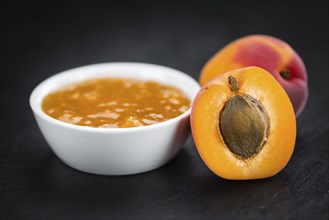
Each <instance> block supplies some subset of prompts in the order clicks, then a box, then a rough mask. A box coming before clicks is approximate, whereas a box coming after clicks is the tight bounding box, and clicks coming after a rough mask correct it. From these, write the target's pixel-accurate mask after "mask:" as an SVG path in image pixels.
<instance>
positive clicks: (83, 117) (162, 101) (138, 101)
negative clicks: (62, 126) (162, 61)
mask: <svg viewBox="0 0 329 220" xmlns="http://www.w3.org/2000/svg"><path fill="white" fill-rule="evenodd" d="M190 105H191V102H190V100H189V98H188V97H187V96H186V95H185V94H184V93H183V92H182V91H180V90H179V89H177V88H175V87H172V86H167V85H162V84H160V83H157V82H154V81H138V80H132V79H121V78H101V79H92V80H87V81H84V82H81V83H77V84H73V85H71V86H68V87H65V88H63V89H60V90H57V91H55V92H52V93H50V94H49V95H47V96H46V97H45V99H44V100H43V102H42V109H43V111H44V112H45V113H46V114H47V115H49V116H50V117H53V118H55V119H58V120H60V121H63V122H67V123H71V124H75V125H82V126H90V127H99V128H126V127H139V126H146V125H151V124H156V123H159V122H162V121H166V120H168V119H171V118H175V117H177V116H179V115H181V114H182V113H183V112H185V111H187V110H188V109H189V108H190Z"/></svg>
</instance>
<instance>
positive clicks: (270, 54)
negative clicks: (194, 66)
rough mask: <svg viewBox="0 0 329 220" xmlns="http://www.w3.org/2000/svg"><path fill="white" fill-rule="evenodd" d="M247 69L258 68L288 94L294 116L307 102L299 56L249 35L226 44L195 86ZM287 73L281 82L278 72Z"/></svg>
mask: <svg viewBox="0 0 329 220" xmlns="http://www.w3.org/2000/svg"><path fill="white" fill-rule="evenodd" d="M247 66H258V67H261V68H263V69H265V70H267V71H268V72H270V73H271V74H272V75H273V76H274V78H275V79H276V80H277V81H278V82H279V83H280V85H281V86H282V87H283V88H284V89H285V91H286V92H287V93H288V96H289V98H290V100H291V102H292V104H293V107H294V111H295V114H296V116H299V115H300V113H301V112H302V110H303V109H304V106H305V104H306V102H307V98H308V86H307V72H306V69H305V65H304V63H303V61H302V59H301V58H300V56H299V55H298V54H297V53H296V52H295V51H294V50H293V49H292V48H291V47H290V46H289V45H288V44H287V43H285V42H284V41H282V40H280V39H278V38H275V37H272V36H267V35H250V36H246V37H243V38H240V39H238V40H235V41H233V42H232V43H230V44H228V45H227V46H226V47H224V48H223V49H222V50H220V51H219V52H218V53H216V54H215V55H214V56H213V57H212V58H211V59H210V60H209V61H208V62H207V64H206V65H205V66H204V67H203V69H202V71H201V75H200V79H199V82H200V84H201V85H204V84H205V83H206V82H208V81H209V80H211V79H212V78H214V77H216V76H218V75H221V74H223V73H226V72H228V71H231V70H234V69H238V68H243V67H247ZM283 70H289V72H290V73H291V76H290V77H289V78H288V79H285V78H283V77H282V76H281V75H280V72H281V71H283Z"/></svg>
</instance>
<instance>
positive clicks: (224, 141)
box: [190, 67, 296, 180]
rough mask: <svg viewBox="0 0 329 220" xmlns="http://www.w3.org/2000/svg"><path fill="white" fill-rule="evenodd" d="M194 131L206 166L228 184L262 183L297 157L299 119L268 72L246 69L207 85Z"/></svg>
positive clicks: (194, 113)
mask: <svg viewBox="0 0 329 220" xmlns="http://www.w3.org/2000/svg"><path fill="white" fill-rule="evenodd" d="M190 123H191V129H192V135H193V139H194V142H195V145H196V147H197V150H198V152H199V154H200V156H201V158H202V160H203V161H204V162H205V164H206V165H207V166H208V167H209V168H210V169H211V170H212V171H213V172H214V173H215V174H217V175H218V176H221V177H223V178H226V179H234V180H245V179H260V178H266V177H270V176H273V175H275V174H276V173H278V172H279V171H280V170H282V169H283V168H284V167H285V166H286V164H287V163H288V161H289V160H290V157H291V155H292V153H293V150H294V146H295V139H296V117H295V113H294V110H293V106H292V104H291V102H290V100H289V97H288V95H287V93H286V92H285V91H284V89H283V88H282V87H281V86H280V84H279V83H278V82H277V81H276V80H275V78H274V77H273V76H272V75H271V74H270V73H268V72H267V71H266V70H264V69H261V68H259V67H246V68H242V69H237V70H234V71H231V72H228V73H225V74H222V75H220V76H218V77H216V78H214V79H212V80H210V81H209V82H208V83H206V84H205V85H203V87H202V88H201V90H200V91H199V92H198V94H197V96H196V98H195V99H194V101H193V104H192V111H191V118H190Z"/></svg>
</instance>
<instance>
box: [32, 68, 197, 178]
mask: <svg viewBox="0 0 329 220" xmlns="http://www.w3.org/2000/svg"><path fill="white" fill-rule="evenodd" d="M100 77H120V78H132V79H141V80H154V81H157V82H159V83H162V84H167V85H172V86H175V87H177V88H179V89H180V90H182V91H183V92H184V93H185V94H186V95H187V96H188V97H189V98H190V100H191V103H192V101H193V99H194V97H195V95H196V94H197V92H198V90H199V89H200V86H199V84H198V83H197V82H196V81H195V80H194V79H193V78H191V77H190V76H188V75H186V74H184V73H182V72H180V71H178V70H175V69H171V68H168V67H163V66H159V65H153V64H144V63H125V62H122V63H104V64H94V65H89V66H83V67H79V68H75V69H71V70H68V71H64V72H61V73H59V74H56V75H54V76H52V77H50V78H48V79H46V80H45V81H43V82H42V83H40V84H39V85H38V86H37V87H36V88H35V89H34V90H33V92H32V94H31V96H30V105H31V108H32V110H33V113H34V116H35V118H36V121H37V123H38V125H39V127H40V130H41V132H42V134H43V136H44V137H45V139H46V141H47V142H48V144H49V146H50V147H51V149H52V150H53V151H54V152H55V154H56V155H57V156H58V157H59V158H60V159H61V160H62V161H63V162H64V163H66V164H67V165H69V166H71V167H73V168H75V169H78V170H81V171H85V172H88V173H94V174H105V175H124V174H135V173H141V172H145V171H149V170H152V169H155V168H158V167H160V166H161V165H163V164H165V163H166V162H167V161H169V160H170V159H171V158H172V157H173V156H174V155H175V154H176V153H177V152H178V150H179V149H180V148H181V146H182V145H183V143H184V141H185V140H186V137H187V136H188V134H189V132H190V127H189V115H190V111H191V109H189V110H188V111H186V112H185V113H183V114H182V115H180V116H178V117H176V118H173V119H170V120H168V121H164V122H161V123H158V124H154V125H148V126H144V127H136V128H93V127H84V126H78V125H72V124H68V123H65V122H62V121H59V120H56V119H54V118H52V117H50V116H48V115H47V114H45V113H44V112H43V111H42V109H41V103H42V100H43V99H44V97H45V96H46V95H47V94H49V93H50V92H52V91H54V90H57V89H59V88H61V87H63V86H66V85H68V84H72V83H76V82H79V81H83V80H86V79H91V78H100Z"/></svg>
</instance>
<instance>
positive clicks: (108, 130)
mask: <svg viewBox="0 0 329 220" xmlns="http://www.w3.org/2000/svg"><path fill="white" fill-rule="evenodd" d="M111 65H113V66H115V65H133V66H138V67H140V68H142V67H143V66H145V67H146V66H147V67H152V68H159V69H163V70H167V71H171V72H175V74H177V75H180V76H181V77H183V78H185V80H186V81H190V82H189V83H190V84H192V85H193V84H194V85H193V86H195V88H198V90H200V88H201V87H200V85H199V84H198V83H197V81H196V80H195V79H193V78H192V77H191V76H189V75H187V74H186V73H184V72H182V71H180V70H177V69H174V68H171V67H166V66H162V65H158V64H152V63H142V62H107V63H96V64H90V65H84V66H79V67H75V68H71V69H67V70H64V71H61V72H59V73H56V74H54V75H52V76H50V77H48V78H46V79H44V80H43V81H41V82H40V83H39V84H38V85H37V86H36V87H35V88H34V89H33V90H32V92H31V94H30V98H29V104H30V107H31V109H32V111H33V113H34V114H36V115H37V116H39V117H41V118H42V119H43V120H45V121H47V122H49V123H52V124H55V125H57V126H60V127H63V128H68V129H73V130H79V131H85V132H93V133H127V132H128V133H130V132H138V131H147V130H150V129H157V128H160V127H165V126H167V125H171V124H174V123H176V122H178V121H180V120H181V119H183V118H185V117H187V116H189V115H190V113H191V109H192V105H193V98H190V97H189V98H190V101H191V106H190V108H189V109H188V110H187V111H185V112H184V113H183V114H181V115H179V116H177V117H175V118H171V119H168V120H166V121H162V122H159V123H156V124H152V125H147V126H141V127H128V128H98V127H89V126H81V125H75V124H70V123H66V122H62V121H60V120H57V119H55V118H52V117H50V116H49V115H47V114H46V113H45V112H44V111H42V109H41V105H40V106H37V105H36V104H37V101H36V99H37V98H38V96H37V95H38V93H39V92H40V90H41V89H42V88H43V87H44V86H45V85H47V84H48V83H49V82H51V81H53V80H56V79H57V78H58V77H62V76H64V75H67V74H69V73H70V72H72V71H78V70H83V69H85V68H92V67H101V66H104V67H108V66H111ZM92 78H93V77H90V78H86V79H85V80H87V79H92ZM94 78H95V79H96V78H99V77H97V76H96V77H94ZM102 78H104V77H102ZM123 78H124V77H123ZM154 81H157V80H154ZM157 82H159V83H162V82H160V81H157ZM72 83H74V82H72ZM179 89H180V88H179ZM180 90H181V89H180ZM47 94H49V93H47ZM47 94H46V95H47ZM46 95H45V96H46ZM195 95H196V94H195Z"/></svg>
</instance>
